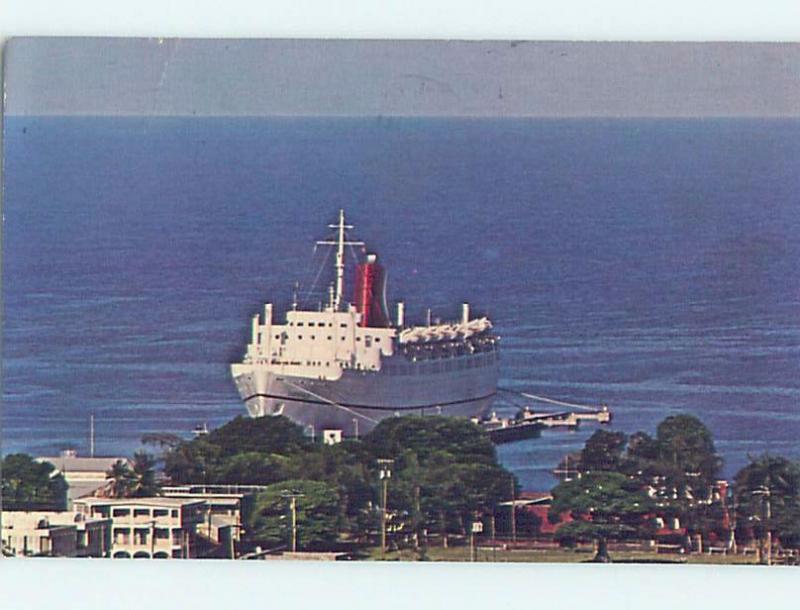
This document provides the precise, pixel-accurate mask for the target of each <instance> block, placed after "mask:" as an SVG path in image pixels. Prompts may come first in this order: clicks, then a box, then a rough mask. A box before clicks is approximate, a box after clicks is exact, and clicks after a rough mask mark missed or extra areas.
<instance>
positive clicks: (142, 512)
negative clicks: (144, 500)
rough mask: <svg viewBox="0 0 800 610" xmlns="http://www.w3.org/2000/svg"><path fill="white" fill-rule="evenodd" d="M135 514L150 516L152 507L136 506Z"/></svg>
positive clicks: (136, 515)
mask: <svg viewBox="0 0 800 610" xmlns="http://www.w3.org/2000/svg"><path fill="white" fill-rule="evenodd" d="M133 516H134V517H149V516H150V509H149V508H134V509H133Z"/></svg>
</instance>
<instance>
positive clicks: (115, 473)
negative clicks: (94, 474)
mask: <svg viewBox="0 0 800 610" xmlns="http://www.w3.org/2000/svg"><path fill="white" fill-rule="evenodd" d="M131 474H132V473H131V469H130V468H129V467H128V464H127V463H126V462H124V461H122V460H117V461H116V462H114V463H113V464H112V465H111V468H110V469H109V470H108V471H107V472H106V491H107V493H108V495H109V497H111V498H125V497H127V496H128V495H129V491H130V483H131Z"/></svg>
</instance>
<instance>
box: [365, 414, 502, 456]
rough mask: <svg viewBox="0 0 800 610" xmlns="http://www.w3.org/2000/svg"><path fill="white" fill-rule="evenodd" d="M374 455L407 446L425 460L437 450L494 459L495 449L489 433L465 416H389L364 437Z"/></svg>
mask: <svg viewBox="0 0 800 610" xmlns="http://www.w3.org/2000/svg"><path fill="white" fill-rule="evenodd" d="M364 442H365V443H366V444H367V446H368V447H369V450H370V452H371V453H372V454H373V455H374V456H384V457H387V456H395V457H396V456H399V455H402V453H403V452H404V451H405V450H407V449H410V450H411V451H413V452H414V453H415V454H416V455H417V457H418V458H419V460H420V463H424V462H425V461H426V460H427V459H428V457H429V456H430V455H431V454H433V453H435V452H437V451H446V452H447V453H450V454H452V455H454V456H458V458H459V460H463V461H471V462H488V463H492V462H495V461H496V459H497V453H496V451H495V448H494V444H493V443H492V441H491V440H490V439H489V436H488V435H487V434H486V433H485V432H484V431H483V430H481V429H480V428H479V427H478V426H476V425H475V424H473V423H472V422H470V421H468V420H466V419H460V418H455V417H441V416H426V417H422V416H408V417H390V418H387V419H384V420H382V421H381V422H380V423H379V424H378V425H377V426H375V428H374V429H373V430H372V431H371V432H370V433H369V434H368V435H366V436H365V437H364Z"/></svg>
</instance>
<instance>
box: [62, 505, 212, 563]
mask: <svg viewBox="0 0 800 610" xmlns="http://www.w3.org/2000/svg"><path fill="white" fill-rule="evenodd" d="M75 510H76V512H78V513H79V514H81V515H84V516H85V517H86V518H93V519H96V518H100V519H110V520H111V550H110V557H112V558H114V559H125V558H135V559H150V558H153V559H188V558H190V557H196V544H197V527H198V525H200V524H202V523H203V520H204V514H205V504H204V502H203V501H202V500H194V499H184V498H165V497H150V498H114V499H110V498H81V499H78V500H76V501H75Z"/></svg>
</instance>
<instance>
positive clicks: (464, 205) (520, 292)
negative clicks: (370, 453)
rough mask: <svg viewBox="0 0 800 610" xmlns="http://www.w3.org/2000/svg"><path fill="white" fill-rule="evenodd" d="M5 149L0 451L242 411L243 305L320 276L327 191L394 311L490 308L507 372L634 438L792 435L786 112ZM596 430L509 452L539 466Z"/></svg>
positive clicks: (39, 124) (794, 227)
mask: <svg viewBox="0 0 800 610" xmlns="http://www.w3.org/2000/svg"><path fill="white" fill-rule="evenodd" d="M4 145H5V173H4V176H5V201H4V205H3V219H4V224H3V242H2V254H3V261H2V264H3V278H2V288H3V308H4V309H3V346H2V349H3V360H2V364H3V412H2V426H3V429H2V451H3V453H9V452H15V451H26V452H31V453H34V454H51V453H53V452H55V451H58V450H59V449H61V448H64V447H68V446H72V447H75V448H77V449H78V450H79V451H81V452H86V451H88V440H89V416H90V414H94V415H95V418H96V428H97V451H98V453H101V454H119V453H124V454H127V453H130V452H132V451H133V450H135V449H136V448H137V447H139V446H140V437H141V436H142V435H143V434H145V433H149V432H173V433H178V434H181V435H184V436H187V437H189V436H190V435H191V434H190V433H191V430H192V429H193V428H194V427H195V426H196V425H198V424H200V423H202V422H208V424H209V425H210V426H216V425H219V424H222V423H223V422H225V421H226V420H228V419H230V418H232V417H234V416H236V415H240V414H243V413H244V409H243V407H242V405H241V404H240V403H239V400H238V398H237V394H236V391H235V389H234V386H233V383H232V381H231V379H230V376H229V373H228V364H229V363H230V362H232V361H234V360H236V359H238V358H240V357H241V355H242V353H243V350H244V347H245V344H246V342H247V338H248V329H249V318H250V316H251V315H252V314H253V313H255V312H256V311H258V310H259V309H260V307H261V304H262V303H263V302H264V301H266V300H271V301H274V302H275V303H276V305H277V306H278V307H280V308H284V307H286V306H288V304H289V302H290V300H291V292H292V285H293V284H294V282H295V281H299V282H300V283H301V289H300V293H301V296H302V297H306V298H307V299H308V300H309V301H310V302H312V303H311V304H312V305H313V304H316V300H317V299H319V298H322V296H321V292H320V294H318V291H317V290H314V291H311V292H309V288H310V286H311V284H312V280H313V278H314V274H315V272H316V271H317V267H316V264H317V263H318V262H319V260H318V258H319V257H318V255H317V256H316V257H315V255H314V254H313V253H312V243H313V240H314V239H317V238H320V237H322V236H324V235H325V233H326V228H325V225H326V224H327V223H328V222H331V221H332V220H333V219H334V217H335V215H336V211H337V210H338V209H339V208H340V207H343V208H344V209H345V210H346V213H347V215H348V218H349V220H351V221H352V222H353V224H355V226H356V230H355V233H356V234H357V236H359V237H360V238H362V239H364V240H366V241H367V243H368V244H369V245H370V247H371V248H372V249H374V250H375V251H377V252H378V254H379V256H380V257H381V259H382V260H383V263H384V265H385V266H386V267H387V269H388V274H389V297H390V299H391V300H397V299H403V300H405V302H406V304H407V312H408V316H410V317H411V318H416V319H418V320H420V321H421V320H422V319H423V317H424V312H425V310H426V308H428V307H430V308H432V310H433V315H434V316H438V317H442V318H456V317H458V315H459V304H460V303H461V301H462V300H467V301H469V302H470V303H471V304H472V306H473V311H476V312H483V313H486V314H488V315H490V316H491V318H492V319H493V320H494V322H495V325H496V330H497V332H498V333H499V335H500V336H501V337H502V371H501V377H502V379H501V384H502V385H503V386H504V387H506V388H512V389H517V390H526V391H532V392H534V393H536V394H543V395H546V396H550V397H553V398H557V399H561V400H567V401H571V402H578V403H585V404H599V403H607V404H608V405H609V406H610V407H611V409H612V411H613V413H614V417H615V419H614V422H613V426H612V427H613V428H614V429H618V430H622V431H624V432H628V433H630V432H634V431H636V430H645V431H647V432H650V433H653V432H654V430H655V427H656V425H657V424H658V422H659V421H661V420H662V419H663V418H665V417H667V416H669V415H673V414H677V413H692V414H695V415H697V416H698V417H700V418H701V419H702V420H703V421H704V422H705V423H706V425H707V426H708V427H709V428H710V429H711V430H712V431H713V433H714V436H715V439H716V444H717V447H718V449H719V451H720V452H721V454H722V455H723V456H724V459H725V468H724V474H725V475H726V476H731V475H732V474H733V473H735V471H736V470H737V469H738V468H740V467H741V466H742V465H744V464H745V463H746V462H747V459H748V455H758V454H760V453H762V452H767V451H768V452H770V453H773V454H782V455H786V456H790V457H793V458H800V240H799V239H798V236H800V122H798V121H781V120H769V121H759V120H508V119H506V120H477V119H473V120H449V119H448V120H433V119H386V118H376V119H329V118H325V119H251V118H241V119H212V118H203V119H200V118H117V119H110V118H7V119H6V122H5V142H4ZM324 284H325V282H323V284H322V288H324ZM318 288H319V286H318ZM498 407H501V408H500V409H499V410H500V411H503V412H506V413H508V412H513V410H514V409H513V408H511V407H509V406H505V407H503V405H502V404H501V403H498ZM594 429H596V427H595V426H593V425H586V426H583V427H582V429H581V430H580V431H578V432H576V433H566V432H545V433H544V434H543V436H542V438H540V439H534V440H529V441H525V442H520V443H516V444H512V445H504V446H501V447H500V448H499V453H500V456H501V458H502V461H503V462H504V463H505V464H506V465H508V466H509V467H510V468H511V469H513V470H514V472H516V473H517V475H518V476H519V478H520V480H521V482H522V485H523V487H524V488H527V489H546V488H549V487H550V486H551V485H552V484H553V483H554V482H555V479H553V477H552V476H551V475H550V474H549V471H550V470H551V469H552V468H553V467H554V466H555V464H556V463H557V462H558V460H559V458H561V457H562V456H563V455H564V454H565V453H567V452H569V451H574V450H577V449H579V448H580V447H581V446H582V444H583V442H584V440H585V439H586V438H587V437H588V436H589V435H590V434H591V433H592V432H593V430H594Z"/></svg>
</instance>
